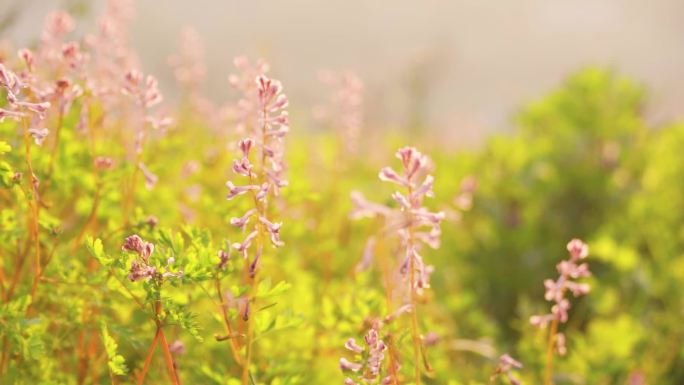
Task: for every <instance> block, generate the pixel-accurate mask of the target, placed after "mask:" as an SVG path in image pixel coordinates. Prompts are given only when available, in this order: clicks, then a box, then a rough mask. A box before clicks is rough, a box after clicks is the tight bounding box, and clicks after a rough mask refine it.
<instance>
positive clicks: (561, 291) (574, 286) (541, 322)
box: [530, 239, 591, 328]
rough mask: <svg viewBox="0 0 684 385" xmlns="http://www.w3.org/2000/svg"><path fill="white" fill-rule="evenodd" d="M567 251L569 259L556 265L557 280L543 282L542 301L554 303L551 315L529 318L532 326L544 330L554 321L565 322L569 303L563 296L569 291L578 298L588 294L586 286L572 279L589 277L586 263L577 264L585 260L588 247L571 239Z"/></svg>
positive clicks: (587, 286) (589, 273) (577, 240)
mask: <svg viewBox="0 0 684 385" xmlns="http://www.w3.org/2000/svg"><path fill="white" fill-rule="evenodd" d="M567 249H568V252H569V253H570V258H569V259H568V260H565V261H561V262H560V263H558V265H556V270H558V274H559V276H558V278H557V279H556V280H553V279H545V280H544V288H545V289H546V290H545V292H544V299H546V300H547V301H552V302H554V305H553V306H552V307H551V314H545V315H534V316H532V317H530V323H531V324H532V325H533V326H537V327H540V328H544V327H546V325H547V324H548V323H549V322H550V321H552V320H554V319H555V320H557V321H559V322H561V323H565V322H567V320H568V310H569V309H570V301H568V300H567V299H566V298H565V294H566V293H567V292H568V291H569V292H571V293H572V295H573V296H575V297H579V296H583V295H586V294H588V293H589V291H590V287H589V285H588V284H586V283H578V282H575V281H574V279H577V278H584V277H588V276H590V275H591V272H590V271H589V265H587V264H586V263H582V264H579V265H578V264H577V262H578V261H579V260H580V259H584V258H586V257H587V255H588V254H589V248H588V246H587V245H586V244H585V243H584V242H582V241H581V240H579V239H573V240H571V241H570V242H568V246H567Z"/></svg>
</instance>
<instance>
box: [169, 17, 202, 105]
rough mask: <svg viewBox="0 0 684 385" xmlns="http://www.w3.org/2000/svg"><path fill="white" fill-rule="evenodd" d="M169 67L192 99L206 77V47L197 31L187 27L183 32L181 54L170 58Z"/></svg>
mask: <svg viewBox="0 0 684 385" xmlns="http://www.w3.org/2000/svg"><path fill="white" fill-rule="evenodd" d="M169 65H170V66H171V68H173V72H174V75H175V76H176V80H177V81H178V83H179V84H180V85H181V86H182V87H183V88H184V90H185V91H186V92H188V94H189V96H190V97H192V96H193V95H195V94H196V93H197V92H199V91H198V87H199V86H200V84H201V83H202V81H203V80H204V78H205V76H206V72H207V70H206V66H205V64H204V46H203V44H202V40H201V39H200V36H199V34H198V33H197V31H196V30H195V29H193V28H191V27H185V28H183V30H182V31H181V47H180V52H179V53H177V54H174V55H172V56H170V57H169Z"/></svg>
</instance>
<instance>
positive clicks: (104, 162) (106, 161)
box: [93, 156, 114, 170]
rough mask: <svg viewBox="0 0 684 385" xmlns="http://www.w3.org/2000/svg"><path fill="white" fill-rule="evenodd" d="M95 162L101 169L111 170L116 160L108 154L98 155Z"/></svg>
mask: <svg viewBox="0 0 684 385" xmlns="http://www.w3.org/2000/svg"><path fill="white" fill-rule="evenodd" d="M93 163H94V164H95V167H97V168H98V169H100V170H109V169H111V168H112V167H114V160H113V159H112V158H110V157H107V156H98V157H97V158H95V160H94V161H93Z"/></svg>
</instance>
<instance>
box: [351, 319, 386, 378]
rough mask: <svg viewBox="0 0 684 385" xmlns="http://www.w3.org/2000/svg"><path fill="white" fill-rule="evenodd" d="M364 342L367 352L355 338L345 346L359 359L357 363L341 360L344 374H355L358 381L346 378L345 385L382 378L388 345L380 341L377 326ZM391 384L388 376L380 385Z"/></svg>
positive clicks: (369, 331)
mask: <svg viewBox="0 0 684 385" xmlns="http://www.w3.org/2000/svg"><path fill="white" fill-rule="evenodd" d="M364 342H365V345H366V348H367V349H368V350H367V351H366V348H364V347H362V346H361V345H359V344H357V343H356V340H355V339H354V338H350V339H348V340H347V342H346V343H345V344H344V347H345V348H346V349H347V350H349V351H351V352H353V353H354V354H355V355H356V356H357V358H358V359H357V361H349V360H348V359H346V358H344V357H342V358H340V369H341V370H342V371H343V372H350V373H353V376H354V377H356V380H354V379H353V378H351V377H347V378H345V380H344V384H345V385H359V384H361V383H364V384H367V383H371V382H373V381H375V380H377V379H378V378H379V377H381V371H382V370H381V369H382V363H383V361H384V359H385V354H384V351H385V350H387V345H385V343H384V342H383V341H382V339H380V335H379V332H378V327H377V326H373V327H371V329H370V330H368V333H367V334H366V336H365V337H364ZM390 382H391V377H389V376H386V377H384V378H382V380H381V382H380V383H381V384H389V383H390Z"/></svg>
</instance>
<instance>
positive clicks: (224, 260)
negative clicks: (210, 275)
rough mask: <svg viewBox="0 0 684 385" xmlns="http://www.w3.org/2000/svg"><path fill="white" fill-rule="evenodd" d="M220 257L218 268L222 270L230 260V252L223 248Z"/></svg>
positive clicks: (219, 253)
mask: <svg viewBox="0 0 684 385" xmlns="http://www.w3.org/2000/svg"><path fill="white" fill-rule="evenodd" d="M218 258H219V263H218V265H216V268H217V269H219V270H221V269H223V268H224V267H225V266H226V264H227V263H228V261H229V260H230V254H228V253H226V252H225V251H224V250H223V249H221V250H219V251H218Z"/></svg>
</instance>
